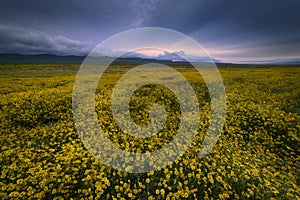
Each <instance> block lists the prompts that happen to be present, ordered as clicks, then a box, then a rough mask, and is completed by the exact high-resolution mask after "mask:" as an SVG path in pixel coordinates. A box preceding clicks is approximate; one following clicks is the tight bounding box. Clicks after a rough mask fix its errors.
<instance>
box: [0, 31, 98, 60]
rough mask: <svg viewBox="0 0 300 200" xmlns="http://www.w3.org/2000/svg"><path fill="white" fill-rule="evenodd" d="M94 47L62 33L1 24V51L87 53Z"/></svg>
mask: <svg viewBox="0 0 300 200" xmlns="http://www.w3.org/2000/svg"><path fill="white" fill-rule="evenodd" d="M92 47H93V46H92V45H91V44H88V43H84V42H80V41H75V40H71V39H69V38H67V37H64V36H61V35H49V34H47V33H44V32H41V31H37V30H32V29H23V28H18V27H9V26H0V53H21V54H54V55H85V54H87V53H88V52H89V51H90V50H91V48H92Z"/></svg>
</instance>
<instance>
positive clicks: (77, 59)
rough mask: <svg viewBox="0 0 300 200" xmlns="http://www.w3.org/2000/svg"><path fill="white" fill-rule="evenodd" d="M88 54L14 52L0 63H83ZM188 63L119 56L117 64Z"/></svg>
mask: <svg viewBox="0 0 300 200" xmlns="http://www.w3.org/2000/svg"><path fill="white" fill-rule="evenodd" d="M85 57H86V56H74V55H69V56H58V55H51V54H38V55H23V54H14V53H5V54H0V64H81V63H82V62H83V61H84V59H85ZM149 62H155V63H177V64H179V63H181V64H182V63H186V62H184V61H172V60H161V59H160V60H157V59H151V58H138V57H132V58H129V57H126V58H123V57H122V58H118V59H116V60H115V61H114V63H115V64H143V63H149Z"/></svg>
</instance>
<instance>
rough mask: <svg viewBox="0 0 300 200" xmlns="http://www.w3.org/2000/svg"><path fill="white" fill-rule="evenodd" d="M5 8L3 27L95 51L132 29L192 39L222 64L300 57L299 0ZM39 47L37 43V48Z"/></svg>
mask: <svg viewBox="0 0 300 200" xmlns="http://www.w3.org/2000/svg"><path fill="white" fill-rule="evenodd" d="M0 3H1V7H0V25H6V26H12V27H20V28H22V29H24V30H31V29H34V30H39V31H40V32H46V33H47V35H48V37H56V36H52V35H61V36H64V37H65V38H70V39H68V40H74V41H81V42H82V43H83V42H87V43H92V44H93V45H96V44H98V43H99V42H101V41H102V40H104V39H106V38H107V37H109V36H111V35H112V34H115V33H118V32H120V31H124V30H127V29H130V28H136V27H143V26H159V27H165V28H171V29H174V30H177V31H180V32H183V33H185V34H188V35H190V36H191V37H193V38H194V39H196V40H197V41H198V42H199V43H200V44H202V45H203V46H204V47H205V48H207V50H208V51H209V53H210V54H211V55H212V56H214V57H217V58H220V59H231V58H232V59H237V60H238V59H243V58H244V59H250V58H253V59H255V58H260V57H263V56H266V57H274V58H275V57H282V56H285V57H286V56H287V55H289V56H297V55H300V47H299V43H300V20H299V19H300V12H299V11H298V10H299V8H300V2H299V1H298V0H285V1H272V0H261V1H250V0H245V1H238V0H226V1H223V0H189V1H176V0H161V1H159V0H145V1H140V0H128V1H124V0H112V1H96V0H87V1H80V0H65V1H59V0H52V1H50V0H49V1H48V0H45V1H33V0H28V1H23V0H14V1H1V0H0ZM19 39H20V38H19ZM54 40H55V41H59V40H58V39H54ZM27 42H29V41H27ZM37 42H39V41H36V40H33V41H32V43H34V44H35V46H36V47H37V46H39V45H37ZM29 43H30V42H29ZM79 43H80V42H79ZM6 45H7V44H6ZM43 45H44V44H43V43H42V44H40V46H41V47H43ZM52 45H53V44H52ZM27 46H28V45H27ZM6 47H8V46H6ZM1 48H3V46H2V47H1ZM11 49H13V47H11ZM54 49H55V48H54ZM75 49H76V48H75Z"/></svg>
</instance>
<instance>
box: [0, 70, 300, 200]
mask: <svg viewBox="0 0 300 200" xmlns="http://www.w3.org/2000/svg"><path fill="white" fill-rule="evenodd" d="M127 67H128V66H127ZM176 67H178V70H179V71H180V72H181V73H182V74H183V75H184V76H185V77H186V78H187V79H188V80H189V81H190V83H191V85H192V86H193V88H194V89H195V92H196V95H197V97H198V99H199V104H200V110H201V114H200V115H201V122H200V123H199V129H198V131H197V134H196V138H195V140H194V142H193V143H192V144H191V145H190V147H189V149H188V150H187V151H186V153H185V154H184V155H182V156H181V157H179V158H178V159H176V160H175V162H173V163H170V164H169V165H168V166H166V167H165V168H162V169H159V170H156V171H150V172H148V173H140V174H134V173H128V172H122V171H119V170H115V169H112V168H109V167H107V166H105V165H104V164H102V163H101V162H99V161H98V160H97V159H96V158H95V157H93V156H92V155H91V154H90V152H89V151H88V150H87V149H86V147H85V146H84V145H83V143H82V141H81V139H80V136H79V135H78V133H77V131H76V129H75V126H74V122H73V114H72V89H73V88H72V87H73V82H74V78H75V73H76V69H78V66H72V65H61V66H53V65H16V66H14V65H2V66H0V77H1V78H0V138H1V139H0V143H1V145H0V148H1V154H0V163H1V164H0V169H1V170H0V199H124V200H125V199H246V198H247V199H248V198H251V199H299V198H300V187H299V180H300V179H299V174H300V169H299V166H300V157H299V155H300V152H299V149H300V148H299V141H300V139H299V134H300V116H299V115H300V96H299V94H300V88H299V85H300V79H299V75H300V68H299V67H271V68H265V67H261V68H254V67H248V68H231V66H228V67H227V68H224V69H221V74H222V76H223V78H224V84H225V86H226V93H227V102H228V105H227V116H226V123H225V126H224V130H223V132H222V135H221V137H220V138H219V140H218V143H217V144H216V145H215V147H214V148H213V151H212V152H211V153H210V154H208V155H207V156H206V157H204V158H202V159H200V158H199V157H198V152H199V149H200V147H201V142H202V141H203V139H204V137H205V133H206V131H207V128H208V125H209V118H210V98H209V94H208V91H207V88H206V86H205V83H204V82H203V80H202V79H201V77H200V76H199V75H198V74H197V73H196V72H195V71H193V70H191V69H187V68H184V67H182V66H181V67H179V66H175V68H176ZM120 71H121V72H120ZM122 75H123V71H122V66H117V67H115V68H114V67H112V70H111V71H108V73H106V74H105V76H104V77H103V78H102V79H101V83H102V84H99V87H98V90H97V95H96V112H97V115H98V119H99V125H100V126H101V128H102V129H103V130H105V133H106V136H107V137H108V138H109V139H110V140H111V141H112V142H114V143H115V145H116V146H118V147H119V148H121V149H124V150H127V151H132V152H153V151H155V150H157V149H160V148H162V147H163V146H165V145H166V144H168V143H169V142H170V141H171V140H172V139H173V138H174V137H175V134H176V131H177V130H178V128H179V127H178V126H179V123H180V120H179V119H180V115H181V113H180V105H179V103H178V101H177V99H176V97H174V94H172V92H171V91H170V90H168V89H166V88H164V87H160V86H155V85H146V86H144V87H142V88H140V89H138V90H136V91H135V93H134V94H133V96H132V98H131V103H130V112H131V113H130V114H131V117H132V118H133V119H134V121H135V122H136V123H137V124H139V125H142V126H143V125H147V124H149V119H150V118H149V109H150V107H151V105H152V104H153V103H159V104H162V105H163V106H164V108H165V109H166V111H167V113H168V116H167V119H166V123H165V126H164V127H163V129H162V130H161V131H160V132H159V133H158V134H157V135H155V136H153V137H150V138H145V139H141V138H134V137H133V136H131V135H129V134H126V133H123V132H122V131H121V130H120V128H119V127H118V126H117V124H116V123H115V122H114V120H113V117H112V112H111V109H110V97H111V93H112V89H113V86H114V85H115V84H116V82H117V81H118V79H119V78H120V77H121V76H122ZM103 83H104V84H103ZM172 152H173V150H172V149H170V150H169V152H168V153H169V154H170V155H172ZM156 164H158V163H153V165H156Z"/></svg>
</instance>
